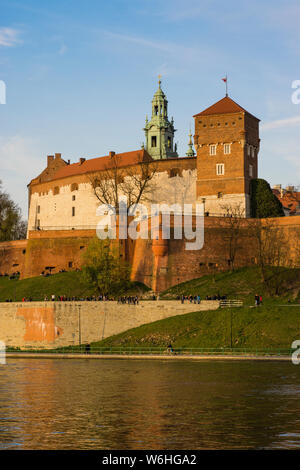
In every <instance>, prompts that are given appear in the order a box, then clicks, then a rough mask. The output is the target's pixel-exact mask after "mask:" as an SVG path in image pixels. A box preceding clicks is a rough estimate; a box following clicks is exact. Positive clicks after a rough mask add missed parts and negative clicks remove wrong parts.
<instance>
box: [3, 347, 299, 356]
mask: <svg viewBox="0 0 300 470" xmlns="http://www.w3.org/2000/svg"><path fill="white" fill-rule="evenodd" d="M293 351H294V350H293V349H288V348H287V349H283V348H277V349H273V348H270V349H268V348H251V349H250V348H227V347H224V348H173V347H172V348H168V347H134V346H133V347H126V348H125V347H122V346H111V347H110V346H107V347H96V346H93V345H91V346H90V347H88V346H87V345H86V344H82V345H81V346H79V345H78V346H63V347H59V348H56V349H39V348H38V347H35V346H27V347H26V348H24V349H19V348H13V347H7V348H6V352H7V353H16V354H24V353H30V354H33V353H36V354H53V355H55V354H86V355H118V356H120V355H121V356H132V355H141V356H143V355H153V356H248V357H253V356H290V355H291V354H292V352H293Z"/></svg>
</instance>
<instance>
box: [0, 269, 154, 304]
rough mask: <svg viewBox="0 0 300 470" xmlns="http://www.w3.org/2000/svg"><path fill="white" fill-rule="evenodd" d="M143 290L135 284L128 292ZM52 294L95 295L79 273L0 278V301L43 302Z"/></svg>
mask: <svg viewBox="0 0 300 470" xmlns="http://www.w3.org/2000/svg"><path fill="white" fill-rule="evenodd" d="M145 289H146V287H145V286H143V285H142V284H138V283H135V284H133V285H132V289H131V290H130V291H129V292H130V293H131V292H132V293H133V292H138V291H139V290H141V291H144V290H145ZM52 294H55V295H66V296H67V297H73V296H75V297H79V298H80V297H87V296H90V295H94V294H96V293H95V291H94V289H93V288H92V287H90V286H88V285H87V284H86V283H85V282H84V280H83V278H82V274H81V273H80V272H66V273H59V274H53V275H52V276H49V277H43V276H39V277H32V278H29V279H23V280H20V281H18V280H9V278H8V277H0V301H5V300H6V299H12V300H13V301H14V300H16V301H20V300H22V297H26V298H29V297H32V299H33V300H44V298H45V295H47V296H48V298H49V297H50V296H51V295H52Z"/></svg>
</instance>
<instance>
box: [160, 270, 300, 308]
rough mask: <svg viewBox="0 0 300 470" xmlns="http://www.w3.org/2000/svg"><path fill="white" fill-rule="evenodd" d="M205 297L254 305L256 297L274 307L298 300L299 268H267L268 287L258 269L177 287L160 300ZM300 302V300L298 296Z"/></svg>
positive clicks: (165, 293) (228, 273)
mask: <svg viewBox="0 0 300 470" xmlns="http://www.w3.org/2000/svg"><path fill="white" fill-rule="evenodd" d="M198 294H199V295H200V296H201V298H202V299H205V297H206V296H213V295H218V294H220V295H221V296H223V295H226V296H227V298H228V299H233V298H234V299H241V300H243V301H244V302H245V303H249V305H250V304H251V303H252V304H253V299H254V296H255V294H259V295H262V296H263V298H264V300H265V301H267V302H271V303H274V302H275V303H276V302H281V301H282V300H287V299H289V298H290V299H295V298H296V297H297V296H299V294H300V268H268V276H267V283H263V282H262V280H261V275H260V271H259V268H257V267H256V266H253V267H246V268H241V269H237V270H235V271H233V272H231V271H226V272H222V273H216V274H210V275H207V276H203V277H201V278H199V279H193V280H192V281H188V282H184V283H181V284H178V285H176V286H174V287H171V288H170V289H168V290H166V291H165V292H163V293H162V294H161V296H160V297H161V298H164V299H174V298H177V297H178V296H181V295H198ZM299 298H300V296H299Z"/></svg>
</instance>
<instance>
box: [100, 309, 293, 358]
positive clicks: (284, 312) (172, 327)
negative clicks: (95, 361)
mask: <svg viewBox="0 0 300 470" xmlns="http://www.w3.org/2000/svg"><path fill="white" fill-rule="evenodd" d="M230 317H231V312H230V310H229V309H218V310H215V311H214V310H211V311H205V312H202V311H200V312H196V313H189V314H186V315H178V316H175V317H171V318H167V319H165V320H160V321H157V322H154V323H148V324H147V325H143V326H140V327H138V328H134V329H131V330H128V331H126V332H124V333H121V334H118V335H115V336H111V337H110V338H106V339H104V340H102V341H99V342H97V343H93V344H92V345H91V351H93V350H95V349H97V348H100V347H101V348H104V347H124V348H128V347H143V348H147V347H165V348H166V347H167V346H168V344H169V343H171V344H172V346H173V347H174V348H175V349H176V348H225V347H230V346H231V328H230V324H231V321H230ZM232 339H233V341H232V346H233V347H234V348H249V349H255V348H262V349H269V348H282V349H289V348H290V347H291V343H292V342H293V341H294V340H295V339H300V305H299V306H295V305H294V306H286V307H283V306H282V307H281V306H278V305H277V306H276V305H274V306H260V307H257V308H255V307H252V308H251V307H242V308H234V309H232Z"/></svg>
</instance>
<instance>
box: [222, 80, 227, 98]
mask: <svg viewBox="0 0 300 470" xmlns="http://www.w3.org/2000/svg"><path fill="white" fill-rule="evenodd" d="M222 80H223V82H224V83H226V96H228V80H227V75H226V77H225V78H222Z"/></svg>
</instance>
